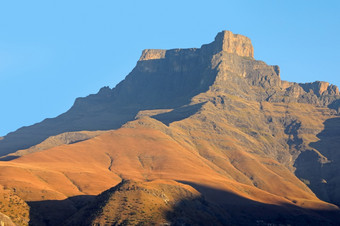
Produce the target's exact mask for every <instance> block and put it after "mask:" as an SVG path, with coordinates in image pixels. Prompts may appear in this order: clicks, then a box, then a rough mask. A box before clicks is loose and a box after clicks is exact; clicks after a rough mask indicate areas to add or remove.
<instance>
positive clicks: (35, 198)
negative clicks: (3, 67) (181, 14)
mask: <svg viewBox="0 0 340 226" xmlns="http://www.w3.org/2000/svg"><path fill="white" fill-rule="evenodd" d="M339 148H340V93H339V89H338V87H336V86H335V85H332V84H329V83H328V82H321V81H316V82H313V83H294V82H288V81H283V80H281V77H280V68H279V66H277V65H267V64H266V63H265V62H263V61H259V60H256V59H254V49H253V46H252V43H251V40H250V39H249V38H247V37H245V36H242V35H238V34H233V33H232V32H230V31H222V32H220V33H218V34H217V36H216V37H215V40H214V41H213V42H211V43H210V44H205V45H202V46H201V48H189V49H171V50H162V49H147V50H144V51H143V52H142V55H141V57H140V59H139V60H138V62H137V65H136V66H135V68H134V69H133V70H132V71H131V73H129V74H128V75H127V76H126V78H125V79H124V80H123V81H121V82H120V83H119V84H118V85H117V86H116V87H114V88H112V89H111V88H109V87H103V88H101V89H100V90H99V92H98V93H97V94H91V95H89V96H87V97H84V98H77V99H76V101H75V103H74V105H73V106H72V107H71V108H70V109H69V110H68V111H67V112H65V113H63V114H61V115H59V116H58V117H56V118H50V119H45V120H44V121H42V122H39V123H37V124H34V125H32V126H27V127H22V128H20V129H18V130H17V131H14V132H12V133H9V134H7V135H6V136H4V137H3V139H1V140H0V156H1V157H0V185H1V187H0V188H1V189H0V193H1V194H3V197H6V198H4V199H3V201H1V200H0V201H1V202H0V203H2V204H1V205H2V207H1V209H0V212H1V213H0V221H5V220H7V221H11V222H12V223H13V222H14V223H16V224H19V225H27V224H30V225H143V224H144V225H150V224H151V225H152V224H154V225H158V224H163V225H169V224H170V225H270V224H271V225H275V224H277V225H278V224H283V225H339V224H340V217H339V216H340V209H339V207H338V206H339V205H340V175H339V172H340V152H339ZM11 197H14V198H11ZM12 200H16V201H15V203H11V202H13V201H12ZM19 210H20V211H19ZM2 217H3V218H2ZM2 219H4V220H2Z"/></svg>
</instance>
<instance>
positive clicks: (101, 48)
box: [0, 0, 340, 136]
mask: <svg viewBox="0 0 340 226" xmlns="http://www.w3.org/2000/svg"><path fill="white" fill-rule="evenodd" d="M339 11H340V1H338V0H334V1H332V0H329V1H318V0H309V1H296V0H295V1H292V0H258V1H254V0H237V1H236V0H234V1H228V0H223V1H222V0H221V1H219V0H210V1H197V0H196V1H191V0H186V1H178V0H173V1H148V0H145V1H137V0H136V1H128V0H127V1H112V0H101V1H86V0H82V1H77V0H73V1H65V0H59V1H52V0H50V1H46V0H44V1H36V0H30V1H1V2H0V97H1V109H0V111H1V115H0V136H1V135H5V134H7V133H8V132H11V131H14V130H16V129H17V128H19V127H22V126H28V125H31V124H33V123H36V122H39V121H41V120H43V119H44V118H51V117H56V116H57V115H59V114H61V113H63V112H65V111H67V110H68V109H69V108H70V107H71V106H72V104H73V102H74V99H75V98H76V97H81V96H87V95H88V94H91V93H96V92H97V91H98V90H99V89H100V88H101V87H102V86H110V87H114V86H115V85H116V84H117V83H118V82H119V81H121V80H122V79H124V77H125V76H126V75H127V74H128V73H129V72H130V71H131V70H132V69H133V67H134V66H135V64H136V61H137V60H138V58H139V56H140V54H141V51H142V50H143V49H147V48H160V49H169V48H190V47H200V46H201V45H202V44H206V43H210V42H211V41H213V39H214V37H215V35H216V34H217V32H219V31H221V30H231V31H232V32H234V33H238V34H243V35H246V36H248V37H250V39H251V40H252V42H253V45H254V48H255V58H256V59H259V60H263V61H265V62H266V63H268V64H275V65H279V66H280V67H281V77H282V79H284V80H289V81H294V82H311V81H315V80H321V81H329V82H331V83H333V84H336V85H338V86H339V85H340V76H339V69H338V68H339V63H340V16H339Z"/></svg>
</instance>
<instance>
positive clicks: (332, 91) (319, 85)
mask: <svg viewBox="0 0 340 226" xmlns="http://www.w3.org/2000/svg"><path fill="white" fill-rule="evenodd" d="M300 86H301V87H302V88H303V89H304V90H305V92H307V93H308V92H311V91H312V92H313V93H314V94H315V95H317V96H318V97H320V96H321V95H339V89H338V87H336V86H334V85H330V84H329V83H328V82H320V81H316V82H312V83H303V84H300Z"/></svg>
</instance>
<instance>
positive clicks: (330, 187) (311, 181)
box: [294, 117, 340, 206]
mask: <svg viewBox="0 0 340 226" xmlns="http://www.w3.org/2000/svg"><path fill="white" fill-rule="evenodd" d="M317 137H318V138H319V141H317V142H314V143H310V144H309V146H310V147H312V148H314V149H316V150H317V152H316V151H315V150H313V149H311V150H306V151H304V152H302V153H301V154H300V155H299V156H298V158H297V159H296V161H295V165H294V166H295V167H296V171H295V174H296V176H297V177H298V178H300V179H303V180H304V181H305V183H306V184H307V185H308V186H309V188H310V189H311V190H312V191H313V192H314V193H315V194H316V195H317V196H318V197H319V198H320V199H322V200H324V201H326V202H331V203H334V204H336V205H338V206H339V205H340V174H339V172H340V117H336V118H331V119H328V120H326V121H325V122H324V130H323V131H321V132H320V133H319V134H318V135H317ZM318 152H319V153H320V154H321V155H322V156H324V157H326V158H327V159H325V158H323V157H321V156H320V155H319V154H318Z"/></svg>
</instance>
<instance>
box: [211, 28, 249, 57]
mask: <svg viewBox="0 0 340 226" xmlns="http://www.w3.org/2000/svg"><path fill="white" fill-rule="evenodd" d="M209 46H212V47H213V49H214V52H220V51H224V52H227V53H235V54H237V55H239V56H243V57H251V58H254V48H253V45H252V44H251V41H250V39H249V38H248V37H246V36H243V35H239V34H234V33H232V32H231V31H222V32H219V33H218V34H217V35H216V37H215V41H214V42H212V43H210V44H209Z"/></svg>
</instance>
